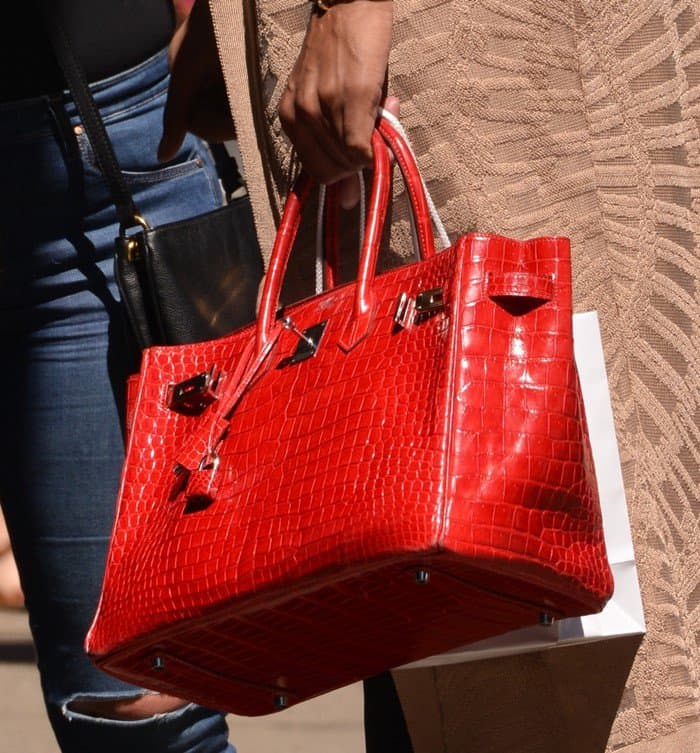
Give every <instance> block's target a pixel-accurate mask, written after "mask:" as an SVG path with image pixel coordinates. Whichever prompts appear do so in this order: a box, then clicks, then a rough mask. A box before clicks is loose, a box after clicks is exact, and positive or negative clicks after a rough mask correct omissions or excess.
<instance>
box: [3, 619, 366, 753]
mask: <svg viewBox="0 0 700 753" xmlns="http://www.w3.org/2000/svg"><path fill="white" fill-rule="evenodd" d="M32 657H33V651H32V646H31V641H30V638H29V630H28V628H27V625H26V614H25V613H24V612H21V611H17V612H14V611H11V610H4V609H0V698H1V699H2V702H0V740H1V741H2V743H0V749H1V750H2V753H20V751H21V753H57V751H58V749H57V746H56V744H55V743H54V740H53V735H52V733H51V729H50V727H49V724H48V722H47V721H46V717H45V715H44V708H43V702H42V699H41V693H40V690H39V679H38V675H37V672H36V668H35V667H34V664H33V658H32ZM229 727H230V729H231V741H232V742H233V743H234V745H235V746H236V748H237V750H238V753H280V751H284V753H329V751H332V753H364V750H365V748H364V739H363V733H362V688H361V686H360V685H352V686H350V687H349V688H343V689H342V690H338V691H336V692H335V693H329V694H328V695H325V696H322V697H320V698H316V699H314V700H312V701H307V702H306V703H302V704H300V705H299V706H296V707H294V708H291V709H289V710H288V711H283V712H281V713H279V714H275V715H272V716H265V717H254V718H249V717H238V716H229Z"/></svg>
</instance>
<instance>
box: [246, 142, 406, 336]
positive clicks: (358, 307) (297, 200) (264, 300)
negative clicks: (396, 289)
mask: <svg viewBox="0 0 700 753" xmlns="http://www.w3.org/2000/svg"><path fill="white" fill-rule="evenodd" d="M372 151H373V155H374V179H373V182H372V191H371V195H370V200H369V208H368V215H367V225H366V228H365V236H364V239H363V243H362V251H361V258H360V267H359V272H358V280H357V289H356V294H355V307H354V315H355V318H359V319H364V318H366V316H367V312H368V311H369V310H371V307H372V300H371V299H372V295H371V286H372V281H373V280H374V270H375V267H376V264H377V256H378V253H379V243H380V240H381V235H382V227H383V226H384V219H385V217H386V211H387V206H388V204H389V193H390V189H391V175H390V165H389V154H388V152H387V147H386V145H385V144H384V141H383V140H382V138H381V136H380V135H379V133H378V131H376V130H375V132H374V134H373V135H372ZM312 185H313V181H312V180H311V178H310V177H309V176H308V175H307V174H306V173H302V174H301V175H300V177H299V179H298V180H297V182H296V184H295V185H294V187H293V188H292V191H291V193H290V194H289V196H288V198H287V201H286V203H285V205H284V212H283V214H282V220H281V221H280V225H279V228H278V230H277V236H276V238H275V244H274V246H273V249H272V255H271V257H270V265H269V268H268V270H267V275H266V277H265V285H264V287H263V292H262V297H261V301H260V313H259V315H258V322H257V342H258V351H261V350H263V349H264V348H265V346H266V344H267V343H269V342H270V340H271V339H272V337H273V334H272V333H273V328H274V326H275V314H276V311H277V305H278V302H279V296H280V291H281V289H282V281H283V278H284V273H285V271H286V268H287V263H288V261H289V254H290V252H291V249H292V246H293V244H294V239H295V237H296V234H297V231H298V229H299V223H300V221H301V211H302V209H303V207H304V204H305V203H306V200H307V199H308V196H309V193H310V191H311V188H312Z"/></svg>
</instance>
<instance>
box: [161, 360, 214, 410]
mask: <svg viewBox="0 0 700 753" xmlns="http://www.w3.org/2000/svg"><path fill="white" fill-rule="evenodd" d="M220 374H221V372H218V373H217V372H215V367H212V368H211V369H210V370H209V371H203V372H202V373H201V374H197V375H195V376H193V377H190V378H189V379H185V380H184V381H182V382H178V383H177V384H171V385H170V387H169V388H168V398H167V401H168V408H170V410H174V411H177V412H178V413H187V414H196V413H201V412H202V411H203V410H204V409H205V408H206V407H207V406H208V405H211V404H212V403H213V402H214V401H215V400H216V399H217V396H216V387H217V386H218V383H219V376H220Z"/></svg>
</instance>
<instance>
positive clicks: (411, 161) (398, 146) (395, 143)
mask: <svg viewBox="0 0 700 753" xmlns="http://www.w3.org/2000/svg"><path fill="white" fill-rule="evenodd" d="M378 130H379V132H380V133H381V134H382V137H383V138H384V140H385V141H386V142H387V143H388V144H389V147H390V148H391V151H392V152H393V154H394V156H395V157H396V161H397V162H398V165H399V168H400V169H401V174H402V175H403V180H404V184H405V185H406V190H407V192H408V197H409V200H410V202H411V210H412V212H413V219H414V222H415V226H416V233H417V236H418V247H419V252H420V257H421V259H427V258H429V257H431V256H433V255H434V254H435V241H434V238H433V227H432V222H431V219H430V210H429V208H428V200H427V198H426V195H425V188H424V186H423V180H422V179H421V177H420V171H419V170H418V165H417V164H416V160H415V157H414V156H413V152H412V150H411V147H410V146H409V145H408V144H407V143H406V141H405V139H404V138H403V136H402V135H401V134H400V133H398V132H397V131H396V130H395V129H394V127H393V126H392V125H391V123H389V121H388V120H385V119H384V118H382V119H381V120H380V121H379V124H378ZM339 211H340V204H339V199H338V184H335V185H332V186H329V187H328V189H327V191H326V206H325V211H324V228H323V230H324V232H323V240H324V246H323V254H324V264H323V268H324V281H325V285H326V287H327V288H333V287H335V286H336V285H337V284H338V283H339V280H340V276H339V271H338V270H339V264H340V254H339V243H340V239H339V237H338V230H339V221H338V213H339Z"/></svg>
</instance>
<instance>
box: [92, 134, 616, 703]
mask: <svg viewBox="0 0 700 753" xmlns="http://www.w3.org/2000/svg"><path fill="white" fill-rule="evenodd" d="M380 132H381V135H380ZM387 143H388V144H389V145H390V146H391V149H392V151H393V152H394V154H395V155H396V157H397V161H398V163H399V165H400V167H401V169H402V172H403V173H404V179H405V180H406V183H407V185H408V188H409V195H410V197H411V201H412V206H413V211H414V214H415V220H416V230H417V233H416V235H417V238H418V245H419V246H420V251H421V259H420V261H417V262H414V263H411V264H407V265H405V266H403V267H399V268H396V269H392V270H390V271H388V272H385V273H383V274H378V275H375V264H376V258H377V253H378V246H379V241H380V238H381V230H382V226H383V221H384V218H385V216H386V212H387V205H388V202H389V195H390V187H391V185H390V184H391V168H390V165H389V157H388V149H387V146H386V144H387ZM374 154H375V165H374V174H373V186H372V192H371V196H370V197H369V202H368V218H367V227H366V233H365V239H364V243H363V248H362V255H361V262H360V265H359V273H358V278H357V280H356V281H355V282H354V283H351V284H346V285H340V286H337V287H334V288H332V289H331V290H328V291H326V292H324V293H322V294H319V295H316V296H314V297H312V298H309V299H307V300H304V301H301V302H299V303H296V304H294V305H292V306H289V307H288V308H285V309H283V310H281V311H278V297H279V291H280V289H281V285H282V279H283V275H284V271H285V267H286V264H287V259H288V255H289V250H290V247H291V244H292V241H293V238H294V236H295V233H296V230H297V228H298V225H299V221H300V220H299V218H300V211H301V209H300V208H301V206H302V205H303V203H304V201H305V198H306V196H307V195H308V193H309V190H310V188H311V186H310V181H309V180H308V179H306V178H304V177H302V178H301V179H300V180H299V182H298V183H297V185H296V186H295V188H294V190H293V191H292V192H291V193H290V196H289V199H288V201H287V204H286V209H285V213H284V216H283V219H282V222H281V225H280V229H279V232H278V235H277V240H276V243H275V247H274V249H273V253H272V261H271V264H270V268H269V270H268V274H267V277H266V281H265V289H264V291H263V294H262V299H261V305H260V313H259V316H258V320H257V323H256V324H253V325H249V326H246V327H244V328H242V329H239V330H237V331H235V332H234V333H232V334H230V335H228V336H226V337H223V338H221V339H218V340H213V341H207V342H202V343H196V344H191V345H183V346H176V347H155V348H150V349H147V350H146V351H145V352H144V356H143V362H142V368H141V372H140V376H139V378H138V382H137V384H135V385H134V389H133V405H132V408H133V413H132V417H131V420H130V426H131V432H130V437H129V442H128V447H127V457H126V462H125V465H124V471H123V477H122V483H121V488H120V493H119V500H118V510H117V520H116V524H115V529H114V533H113V538H112V542H111V547H110V552H109V558H108V564H107V571H106V575H105V580H104V586H103V593H102V598H101V601H100V605H99V608H98V612H97V615H96V617H95V621H94V623H93V625H92V628H91V630H90V633H89V635H88V638H87V643H86V646H87V650H88V652H89V653H90V654H91V656H92V657H93V659H94V660H95V661H96V662H97V663H98V664H99V665H100V666H101V667H102V668H103V669H105V670H106V671H107V672H110V673H112V674H114V675H116V676H118V677H121V678H123V679H126V680H129V681H132V682H137V683H139V684H141V685H144V686H146V687H149V688H153V689H155V690H161V691H165V692H168V693H172V694H174V695H178V696H184V697H186V698H190V699H192V700H195V701H198V702H200V703H203V704H205V705H208V706H211V707H214V708H218V709H222V710H225V711H232V712H234V713H238V714H247V715H258V714H265V713H269V712H273V711H275V710H276V709H281V708H285V707H286V706H290V705H293V704H294V703H297V702H299V701H302V700H304V699H307V698H310V697H313V696H315V695H318V694H320V693H323V692H326V691H328V690H331V689H333V688H336V687H339V686H341V685H344V684H347V683H350V682H354V681H356V680H358V679H360V678H363V677H367V676H370V675H372V674H376V673H378V672H380V671H382V670H384V669H387V668H390V667H393V666H398V665H401V664H404V663H407V662H409V661H413V660H417V659H419V658H422V657H425V656H428V655H430V654H435V653H439V652H442V651H446V650H449V649H450V648H454V647H456V646H460V645H463V644H465V643H466V642H469V641H471V640H478V639H481V638H484V637H487V636H491V635H495V634H498V633H502V632H505V631H508V630H511V629H515V628H518V627H522V626H525V625H530V624H534V623H537V622H538V621H539V620H540V619H541V616H542V614H547V615H550V616H552V617H554V618H558V617H564V616H574V615H581V614H585V613H591V612H595V611H598V610H600V609H601V608H602V607H603V605H604V604H605V602H606V601H607V599H608V598H609V596H610V594H611V590H612V579H611V574H610V569H609V567H608V563H607V559H606V552H605V545H604V541H603V533H602V525H601V516H600V509H599V503H598V497H597V491H596V482H595V474H594V469H593V465H592V460H591V453H590V447H589V443H588V438H587V429H586V423H585V417H584V414H583V407H582V398H581V391H580V387H579V383H578V376H577V372H576V367H575V364H574V356H573V340H572V310H571V279H570V278H571V270H570V249H569V242H568V240H567V239H566V238H562V237H543V238H535V239H530V240H525V241H518V240H513V239H510V238H505V237H502V236H496V235H485V234H478V233H476V234H470V235H467V236H464V237H462V238H460V239H459V240H458V241H457V242H456V243H454V244H453V245H452V246H451V247H450V248H448V249H446V250H444V251H441V252H439V253H436V251H435V249H434V245H433V238H432V232H431V228H430V219H429V214H428V210H427V206H426V200H425V196H424V192H423V187H422V183H421V180H420V177H419V175H418V172H417V168H416V166H415V163H414V161H413V158H412V156H411V154H410V151H408V150H407V149H406V148H405V144H404V143H403V141H402V139H401V137H400V136H398V134H396V133H395V132H394V131H393V129H391V127H390V126H388V125H387V124H386V123H385V122H382V123H381V124H380V128H379V130H378V131H377V132H376V133H375V136H374Z"/></svg>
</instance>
